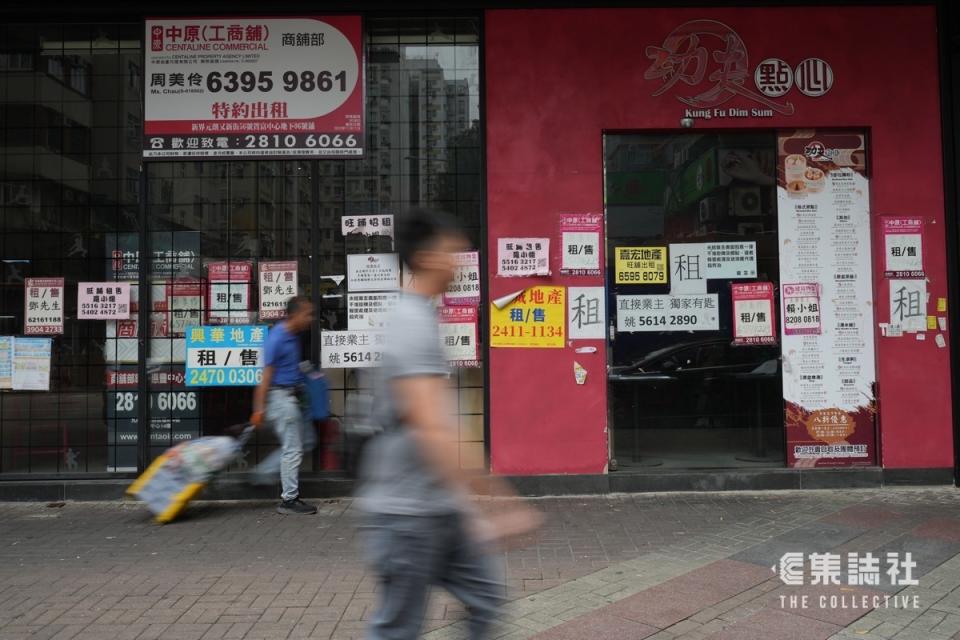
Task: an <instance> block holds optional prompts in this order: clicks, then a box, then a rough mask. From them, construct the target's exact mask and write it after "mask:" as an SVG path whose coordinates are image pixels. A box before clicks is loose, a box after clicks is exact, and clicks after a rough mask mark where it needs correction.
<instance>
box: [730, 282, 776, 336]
mask: <svg viewBox="0 0 960 640" xmlns="http://www.w3.org/2000/svg"><path fill="white" fill-rule="evenodd" d="M730 294H731V297H732V299H733V344H735V345H751V344H776V343H777V320H776V311H775V310H774V303H773V283H772V282H736V283H732V284H731V285H730ZM766 324H769V325H770V329H769V331H759V332H758V330H757V329H754V328H753V325H766Z"/></svg>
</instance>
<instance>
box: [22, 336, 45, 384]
mask: <svg viewBox="0 0 960 640" xmlns="http://www.w3.org/2000/svg"><path fill="white" fill-rule="evenodd" d="M51 355H52V340H51V339H50V338H16V339H14V341H13V389H14V390H15V391H16V390H21V391H49V390H50V356H51Z"/></svg>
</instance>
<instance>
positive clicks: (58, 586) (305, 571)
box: [0, 488, 960, 640]
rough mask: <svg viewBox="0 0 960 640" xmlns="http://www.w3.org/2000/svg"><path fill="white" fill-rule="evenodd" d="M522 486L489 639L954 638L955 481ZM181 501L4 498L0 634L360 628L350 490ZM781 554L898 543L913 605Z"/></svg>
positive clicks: (959, 610)
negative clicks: (910, 564)
mask: <svg viewBox="0 0 960 640" xmlns="http://www.w3.org/2000/svg"><path fill="white" fill-rule="evenodd" d="M534 502H535V504H536V505H537V506H538V508H540V509H542V510H543V511H544V512H545V513H546V514H547V524H546V526H545V527H544V529H543V530H542V532H541V533H540V535H539V536H538V537H537V538H536V539H535V540H530V541H529V544H526V545H525V546H522V547H520V548H518V549H515V550H512V551H510V552H508V553H505V554H504V555H503V556H502V559H501V562H502V563H503V568H504V571H505V575H506V576H507V583H508V585H507V586H508V596H509V598H510V600H511V602H510V603H509V605H508V606H507V608H506V610H505V615H504V620H503V622H502V623H501V624H500V625H499V627H498V629H497V635H498V636H499V637H501V638H505V639H508V640H519V639H521V638H536V639H537V640H566V639H577V640H579V639H581V638H591V639H601V638H618V639H621V638H622V639H632V638H637V639H640V638H650V639H652V640H665V639H673V638H710V639H711V640H739V639H743V640H752V639H754V638H757V639H760V638H763V639H764V640H769V639H772V640H778V639H781V638H782V639H788V638H790V639H797V640H806V639H814V638H820V639H827V638H836V639H843V640H850V639H853V638H902V639H912V638H916V639H924V640H946V639H948V638H954V637H957V638H960V634H958V632H960V555H958V554H960V492H958V491H956V490H954V489H952V488H930V489H892V488H891V489H883V490H851V491H804V492H764V493H752V492H750V493H748V492H744V493H698V494H694V493H687V494H639V495H617V496H604V497H589V498H586V497H583V498H580V497H567V498H549V499H538V500H535V501H534ZM188 515H189V517H187V518H185V519H184V520H183V521H181V522H178V523H176V524H173V525H168V526H165V527H158V526H154V525H153V524H151V522H150V520H149V518H148V517H147V515H146V514H145V512H144V510H143V509H142V508H141V507H140V506H139V505H136V504H117V503H68V504H66V505H63V506H58V505H52V506H47V505H43V504H0V640H8V639H10V640H12V639H14V638H16V639H20V638H38V639H39V638H59V639H63V640H66V639H70V638H96V639H101V638H104V639H111V640H112V639H117V640H122V639H124V638H130V639H134V638H137V639H147V638H164V639H166V638H170V639H191V638H194V639H211V640H213V639H219V638H235V639H250V640H252V639H255V638H271V639H272V638H359V637H362V630H363V627H364V625H365V621H366V619H367V617H368V615H369V612H370V608H371V605H372V603H373V599H374V586H375V584H374V580H373V579H372V578H371V576H370V575H368V574H367V572H366V571H365V568H364V567H363V564H362V562H361V561H360V558H359V550H358V549H357V544H356V540H355V531H354V521H353V518H352V517H351V514H350V504H349V501H346V500H343V501H329V502H326V503H324V504H323V505H322V507H321V511H320V514H319V515H317V516H315V517H281V516H278V515H276V514H274V513H273V511H272V509H271V505H268V504H264V503H202V504H199V505H195V506H193V507H191V509H190V511H189V514H188ZM787 551H794V552H805V553H811V552H817V553H824V552H828V551H829V552H834V553H846V552H858V553H860V554H863V553H865V552H868V551H871V552H874V554H875V555H879V554H881V553H885V552H887V551H909V552H911V553H912V554H913V559H914V560H915V561H916V562H917V565H918V566H917V568H916V569H915V570H914V577H917V578H918V579H919V583H920V584H919V586H917V587H907V588H906V589H905V590H904V591H903V592H901V593H900V594H899V595H900V596H904V595H906V596H908V597H910V598H912V596H913V595H916V596H917V599H918V600H919V602H920V607H919V608H918V609H912V608H911V609H902V608H899V609H893V608H879V609H876V610H873V611H869V610H867V609H864V608H862V606H863V597H864V596H866V599H867V602H866V604H867V605H869V604H870V603H872V602H873V599H874V596H876V598H877V600H878V601H879V602H883V598H884V597H889V596H891V595H892V594H893V593H894V592H895V591H896V587H891V586H890V585H889V578H887V576H885V575H884V576H882V577H883V579H884V580H883V581H882V582H883V583H882V584H880V585H876V586H873V587H847V586H842V585H831V586H826V587H824V586H810V585H808V586H803V587H788V586H785V585H784V584H783V583H782V582H781V581H780V579H779V578H778V577H777V576H775V575H774V574H773V573H772V572H771V570H770V566H771V565H772V564H774V563H775V562H776V561H777V560H778V559H779V558H780V556H781V555H782V554H783V553H784V552H787ZM807 582H809V580H808V581H807ZM884 583H885V584H884ZM804 595H806V596H807V599H806V602H807V607H806V608H802V607H801V606H800V605H801V604H802V603H803V602H804V601H803V600H802V598H801V596H804ZM781 596H783V598H781ZM821 597H822V598H823V599H824V600H825V603H826V604H827V605H828V606H826V607H821V606H820V604H821ZM831 597H835V598H836V599H841V598H842V599H843V601H845V602H846V603H847V607H845V608H844V607H840V606H833V607H831V606H829V604H830V598H831ZM851 604H858V605H860V606H861V608H853V607H852V606H851ZM463 615H464V614H463V611H462V610H461V609H460V607H459V606H458V605H457V604H456V603H454V602H452V601H451V600H450V599H449V598H448V597H446V596H445V595H440V594H438V595H437V596H436V597H434V599H433V603H432V605H431V607H430V611H429V613H428V620H427V627H426V629H425V631H427V634H426V635H427V637H428V638H431V639H432V640H453V639H458V638H466V633H465V626H464V624H463V621H462V619H463Z"/></svg>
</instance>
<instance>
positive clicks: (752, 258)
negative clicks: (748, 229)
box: [670, 241, 757, 293]
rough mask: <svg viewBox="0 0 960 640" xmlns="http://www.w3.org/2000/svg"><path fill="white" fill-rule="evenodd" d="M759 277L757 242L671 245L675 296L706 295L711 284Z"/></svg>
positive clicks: (671, 272)
mask: <svg viewBox="0 0 960 640" xmlns="http://www.w3.org/2000/svg"><path fill="white" fill-rule="evenodd" d="M756 277H757V243H756V242H753V241H750V242H746V241H745V242H703V243H681V244H671V245H670V278H671V280H670V282H671V287H670V291H671V292H673V293H703V292H705V291H706V286H707V281H708V280H742V279H748V278H756Z"/></svg>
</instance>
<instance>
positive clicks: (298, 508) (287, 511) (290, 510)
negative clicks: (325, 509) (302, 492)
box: [277, 498, 317, 515]
mask: <svg viewBox="0 0 960 640" xmlns="http://www.w3.org/2000/svg"><path fill="white" fill-rule="evenodd" d="M316 512H317V508H316V507H315V506H313V505H312V504H307V503H306V502H304V501H303V500H301V499H300V498H294V499H293V500H284V501H283V502H281V503H280V505H279V506H278V507H277V513H282V514H283V515H293V514H303V515H310V514H313V513H316Z"/></svg>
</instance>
